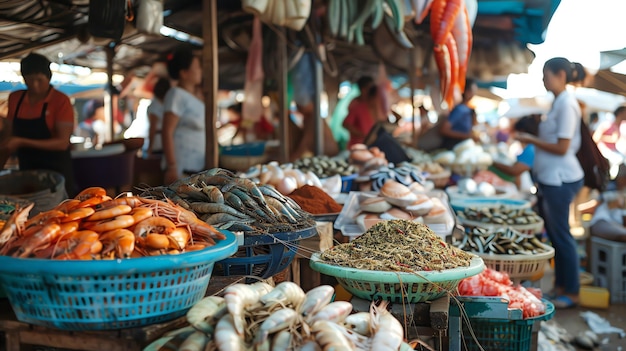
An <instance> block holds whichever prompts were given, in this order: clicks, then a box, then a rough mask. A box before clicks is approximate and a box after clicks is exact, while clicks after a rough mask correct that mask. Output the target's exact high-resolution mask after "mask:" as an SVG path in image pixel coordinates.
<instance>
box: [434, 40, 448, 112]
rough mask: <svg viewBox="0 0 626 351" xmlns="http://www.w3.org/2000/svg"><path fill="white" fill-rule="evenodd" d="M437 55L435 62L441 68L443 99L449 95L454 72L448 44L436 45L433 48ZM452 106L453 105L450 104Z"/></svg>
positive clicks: (440, 77) (440, 80) (440, 86)
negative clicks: (451, 76) (451, 77)
mask: <svg viewBox="0 0 626 351" xmlns="http://www.w3.org/2000/svg"><path fill="white" fill-rule="evenodd" d="M433 53H434V55H435V63H436V64H437V69H438V70H439V88H440V90H441V97H442V98H443V99H445V98H446V96H448V89H450V75H451V74H452V70H451V64H450V53H449V52H448V47H447V46H446V45H441V46H435V48H434V49H433ZM449 107H450V108H452V106H449Z"/></svg>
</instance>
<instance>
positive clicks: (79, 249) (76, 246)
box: [54, 230, 99, 260]
mask: <svg viewBox="0 0 626 351" xmlns="http://www.w3.org/2000/svg"><path fill="white" fill-rule="evenodd" d="M98 236H99V235H98V233H96V232H94V231H91V230H83V231H80V232H78V233H77V235H76V236H75V238H74V240H72V243H71V247H69V248H68V250H67V252H65V253H61V254H56V255H54V259H57V260H80V259H91V258H92V256H91V254H92V246H93V245H94V243H95V242H97V241H98Z"/></svg>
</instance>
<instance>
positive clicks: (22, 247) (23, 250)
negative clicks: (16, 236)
mask: <svg viewBox="0 0 626 351" xmlns="http://www.w3.org/2000/svg"><path fill="white" fill-rule="evenodd" d="M60 231H61V226H59V225H58V224H56V223H52V224H48V225H46V226H44V227H43V228H41V230H39V231H38V232H37V233H35V234H33V235H31V236H29V237H25V238H22V239H24V240H17V241H16V242H15V243H14V244H13V245H11V246H12V247H11V249H15V248H17V250H15V252H14V253H13V256H14V257H15V256H17V257H20V258H24V257H28V256H29V255H30V254H31V253H32V252H33V250H35V249H37V248H39V247H42V246H45V245H48V244H50V243H51V242H52V241H54V240H55V239H56V238H58V237H59V232H60Z"/></svg>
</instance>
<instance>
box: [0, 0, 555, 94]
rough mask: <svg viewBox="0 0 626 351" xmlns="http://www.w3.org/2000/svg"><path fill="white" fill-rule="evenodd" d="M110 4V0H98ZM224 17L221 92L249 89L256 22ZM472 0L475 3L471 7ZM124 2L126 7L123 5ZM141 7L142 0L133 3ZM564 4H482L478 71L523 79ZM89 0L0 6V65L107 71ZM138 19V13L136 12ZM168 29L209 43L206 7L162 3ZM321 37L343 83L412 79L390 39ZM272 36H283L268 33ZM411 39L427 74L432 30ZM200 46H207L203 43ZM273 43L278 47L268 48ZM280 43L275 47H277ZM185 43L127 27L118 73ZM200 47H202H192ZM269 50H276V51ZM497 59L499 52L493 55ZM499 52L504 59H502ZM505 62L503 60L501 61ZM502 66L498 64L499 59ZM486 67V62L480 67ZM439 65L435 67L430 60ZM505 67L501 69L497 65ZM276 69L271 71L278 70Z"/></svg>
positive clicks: (237, 6)
mask: <svg viewBox="0 0 626 351" xmlns="http://www.w3.org/2000/svg"><path fill="white" fill-rule="evenodd" d="M98 1H109V0H98ZM216 1H217V6H218V11H219V14H218V18H219V24H218V28H219V33H218V36H219V57H220V65H219V66H220V85H222V86H228V87H238V86H242V85H243V80H244V76H243V74H244V72H243V71H244V70H243V69H242V64H243V63H244V62H245V59H246V54H247V44H248V42H249V36H250V34H249V33H250V24H251V19H252V16H251V15H250V14H247V13H244V12H243V11H242V10H241V3H240V1H239V0H216ZM468 1H470V0H468ZM117 2H119V1H117ZM131 3H133V4H134V5H137V4H138V1H137V0H133V1H131ZM313 3H314V8H316V9H322V10H323V8H324V6H325V5H326V1H323V0H314V1H313ZM558 4H559V0H549V1H544V0H512V1H501V0H478V16H477V19H476V22H475V25H474V37H475V41H474V43H475V44H474V48H475V50H476V52H481V50H482V51H483V52H484V53H482V54H479V55H476V56H478V57H476V58H473V60H474V61H476V62H478V63H477V64H475V65H476V67H478V68H477V69H478V70H482V71H486V72H488V73H489V74H486V77H487V78H490V77H494V76H502V75H507V74H508V73H518V72H517V71H520V70H525V68H524V65H526V67H527V65H528V64H529V63H530V61H532V57H533V55H532V53H530V52H529V51H528V49H527V48H526V46H525V44H526V43H533V44H537V43H541V42H542V41H543V35H544V32H545V29H546V28H547V25H548V23H549V21H550V19H551V17H552V14H553V13H554V11H555V10H556V7H557V6H558ZM88 13H89V0H4V1H2V6H0V38H2V40H1V41H0V59H4V60H6V59H19V58H21V57H22V56H23V55H25V54H26V53H28V52H30V51H37V52H39V53H42V54H44V55H46V56H48V57H49V58H50V59H53V60H56V61H59V62H64V63H67V64H73V65H80V66H86V67H90V68H92V69H96V70H104V69H105V68H106V50H104V46H106V45H108V42H107V41H102V40H98V39H95V38H92V37H91V36H90V34H89V30H88ZM135 13H136V11H135ZM163 15H164V17H163V24H164V25H165V26H167V27H169V28H173V29H175V30H178V31H180V32H183V33H187V34H189V35H192V36H195V37H198V38H201V37H202V21H203V16H202V1H200V0H163ZM318 27H319V28H321V29H319V30H318V33H319V34H321V35H322V37H323V40H324V42H325V43H327V45H326V46H327V48H328V50H329V53H330V54H331V55H332V56H333V58H334V60H335V61H336V65H337V72H339V75H340V76H341V78H344V79H353V78H354V76H355V75H357V74H362V72H367V71H372V72H375V69H376V68H375V66H376V64H378V62H380V60H381V58H382V60H383V61H385V62H386V63H387V64H389V65H390V66H391V70H390V73H391V74H393V73H394V69H395V70H396V72H402V73H404V72H406V71H407V70H408V69H409V67H408V64H407V62H406V60H407V58H404V60H398V59H397V58H398V57H401V58H402V57H403V56H406V57H408V55H398V54H399V51H401V50H402V49H400V48H399V47H398V46H397V45H394V43H393V41H386V42H385V41H384V40H382V41H381V40H377V38H378V39H381V38H382V39H384V38H385V36H384V35H385V34H384V33H379V34H376V33H374V32H372V31H371V30H370V31H369V32H366V33H365V34H366V40H367V42H369V43H372V45H370V46H366V47H358V46H356V45H353V44H349V43H346V42H342V41H337V40H335V39H333V38H329V37H328V33H327V32H328V31H327V30H326V29H325V23H324V22H323V21H322V23H321V24H318ZM265 32H266V34H267V36H272V35H276V34H275V33H274V31H273V30H271V29H268V28H265ZM405 32H406V33H407V35H408V36H409V38H410V39H411V41H412V42H413V43H414V44H415V45H416V46H417V47H418V48H419V49H420V50H421V51H422V53H421V54H422V55H423V61H424V64H423V65H422V66H423V67H428V66H429V62H428V60H429V58H430V55H429V46H432V44H431V43H430V41H429V40H430V39H429V34H428V23H422V24H421V25H419V26H418V25H415V24H414V23H413V22H412V21H408V22H407V24H406V27H405ZM301 35H302V33H300V34H297V33H294V32H292V31H288V36H289V38H290V40H289V42H290V44H291V46H290V51H289V52H290V54H292V55H294V54H295V52H296V51H297V50H296V48H294V47H295V46H296V45H298V44H300V43H306V40H302V39H303V37H302V36H301ZM200 40H201V39H200ZM268 42H269V43H271V42H272V41H271V40H270V41H268ZM274 42H275V41H274ZM180 44H181V42H180V41H178V40H176V39H174V38H170V37H166V36H162V35H155V34H147V33H141V32H139V31H138V30H137V29H136V28H135V26H134V22H133V23H132V24H131V23H128V24H127V26H126V28H125V30H124V34H123V36H122V39H121V41H120V42H119V43H117V44H116V45H115V52H116V54H115V58H114V67H113V69H114V71H115V72H118V73H124V74H127V73H129V72H133V73H134V74H137V75H139V76H142V75H145V74H147V72H148V71H149V70H150V67H151V65H152V64H153V63H154V62H155V61H157V60H159V59H161V58H162V57H163V56H164V54H165V53H166V52H169V51H171V50H172V49H173V48H175V47H176V46H178V45H180ZM503 44H506V45H508V46H511V45H513V46H514V47H515V50H513V52H517V53H518V54H519V53H521V54H522V55H523V59H522V61H520V63H521V66H520V65H515V64H511V62H509V61H508V59H510V55H509V56H508V58H507V57H504V56H506V55H504V56H503V55H502V54H501V53H502V51H503V50H502V45H503ZM189 45H193V46H195V47H196V48H198V49H199V48H200V45H201V41H200V43H197V44H195V45H194V44H189ZM268 46H270V48H268V50H271V49H272V48H271V45H268ZM490 53H496V55H491V54H490ZM498 53H500V55H497V54H498ZM501 56H502V57H501ZM494 59H495V60H499V61H501V62H502V64H494V62H493V60H494ZM481 60H482V61H484V62H481ZM431 61H432V60H431ZM496 63H498V62H496ZM271 65H272V62H271V61H270V62H268V63H266V64H265V66H266V70H269V71H271V69H272V67H271Z"/></svg>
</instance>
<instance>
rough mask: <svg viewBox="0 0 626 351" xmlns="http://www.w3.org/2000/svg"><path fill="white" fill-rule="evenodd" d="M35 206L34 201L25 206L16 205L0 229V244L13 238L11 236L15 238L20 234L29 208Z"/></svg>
mask: <svg viewBox="0 0 626 351" xmlns="http://www.w3.org/2000/svg"><path fill="white" fill-rule="evenodd" d="M33 206H35V204H34V203H31V204H30V205H28V206H26V207H23V208H21V207H19V206H18V207H16V208H15V210H13V214H11V217H9V219H8V220H7V221H6V222H5V223H4V226H3V227H2V228H1V229H0V245H3V244H6V243H7V242H9V241H10V240H14V239H13V238H17V237H18V236H19V235H21V234H22V231H23V230H24V227H25V223H26V222H27V220H28V214H29V213H30V210H31V209H32V208H33Z"/></svg>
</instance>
